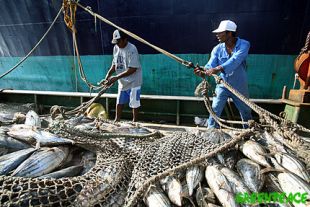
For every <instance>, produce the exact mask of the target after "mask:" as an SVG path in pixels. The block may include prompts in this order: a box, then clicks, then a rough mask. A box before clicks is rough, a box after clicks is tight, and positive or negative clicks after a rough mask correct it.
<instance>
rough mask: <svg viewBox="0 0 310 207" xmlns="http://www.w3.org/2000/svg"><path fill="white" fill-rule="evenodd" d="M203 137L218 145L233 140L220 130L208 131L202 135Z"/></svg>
mask: <svg viewBox="0 0 310 207" xmlns="http://www.w3.org/2000/svg"><path fill="white" fill-rule="evenodd" d="M201 136H202V137H207V139H208V140H210V141H211V142H213V143H215V144H218V143H222V142H224V141H226V140H228V139H231V136H230V135H229V134H227V133H225V132H224V131H222V130H219V129H208V130H207V131H206V132H203V133H201Z"/></svg>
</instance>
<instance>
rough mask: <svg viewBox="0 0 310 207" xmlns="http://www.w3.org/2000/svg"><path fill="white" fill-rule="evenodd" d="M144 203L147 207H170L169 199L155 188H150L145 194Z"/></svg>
mask: <svg viewBox="0 0 310 207" xmlns="http://www.w3.org/2000/svg"><path fill="white" fill-rule="evenodd" d="M143 201H144V203H145V204H146V206H148V207H170V206H171V205H170V202H169V199H168V198H167V197H166V196H165V194H164V192H162V190H161V189H159V188H157V187H156V186H154V185H152V186H150V188H149V190H148V192H147V193H146V195H145V197H144V199H143Z"/></svg>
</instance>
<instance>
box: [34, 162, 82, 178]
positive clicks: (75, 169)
mask: <svg viewBox="0 0 310 207" xmlns="http://www.w3.org/2000/svg"><path fill="white" fill-rule="evenodd" d="M82 169H83V166H81V165H78V166H71V167H67V168H65V169H61V170H58V171H55V172H52V173H49V174H46V175H43V176H40V177H39V178H63V177H73V176H76V175H78V174H79V173H80V172H81V170H82Z"/></svg>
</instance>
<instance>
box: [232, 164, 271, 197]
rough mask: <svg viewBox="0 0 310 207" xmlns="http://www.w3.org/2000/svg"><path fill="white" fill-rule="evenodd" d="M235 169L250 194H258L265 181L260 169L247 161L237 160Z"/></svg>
mask: <svg viewBox="0 0 310 207" xmlns="http://www.w3.org/2000/svg"><path fill="white" fill-rule="evenodd" d="M236 167H237V170H238V172H239V174H240V175H241V176H242V178H243V181H244V183H245V184H246V185H247V186H248V188H249V189H250V190H251V191H252V192H259V191H260V189H261V188H262V187H263V184H264V181H265V176H264V175H263V174H262V173H261V167H260V166H259V165H258V164H257V163H255V162H253V161H252V160H249V159H241V160H239V161H238V162H237V165H236Z"/></svg>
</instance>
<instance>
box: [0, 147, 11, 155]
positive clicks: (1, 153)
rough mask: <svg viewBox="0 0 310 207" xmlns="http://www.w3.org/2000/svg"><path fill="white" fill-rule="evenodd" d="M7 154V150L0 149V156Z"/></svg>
mask: <svg viewBox="0 0 310 207" xmlns="http://www.w3.org/2000/svg"><path fill="white" fill-rule="evenodd" d="M8 152H9V150H8V149H7V148H4V147H0V156H2V155H5V154H7V153H8Z"/></svg>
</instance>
